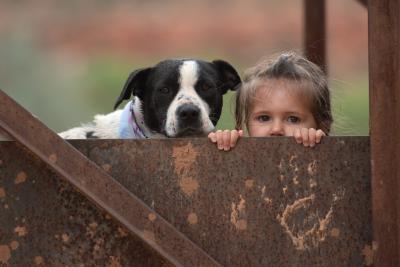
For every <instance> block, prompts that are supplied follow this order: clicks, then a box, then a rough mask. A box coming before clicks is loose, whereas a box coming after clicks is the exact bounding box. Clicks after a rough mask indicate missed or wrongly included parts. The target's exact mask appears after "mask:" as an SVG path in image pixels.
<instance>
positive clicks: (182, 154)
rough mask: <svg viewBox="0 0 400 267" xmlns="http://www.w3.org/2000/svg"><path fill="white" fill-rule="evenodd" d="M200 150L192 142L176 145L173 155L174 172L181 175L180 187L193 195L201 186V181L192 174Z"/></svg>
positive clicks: (188, 194) (187, 193) (189, 194)
mask: <svg viewBox="0 0 400 267" xmlns="http://www.w3.org/2000/svg"><path fill="white" fill-rule="evenodd" d="M197 155H198V152H197V151H196V150H195V149H194V148H193V145H192V144H191V143H189V144H187V145H185V146H180V147H174V148H173V152H172V157H173V159H174V172H175V173H176V174H177V175H178V177H179V187H180V188H181V190H182V191H183V192H184V193H185V194H186V195H187V196H189V197H190V196H191V195H192V194H193V192H194V191H196V190H197V189H198V188H199V182H198V181H197V180H196V179H194V178H193V177H192V176H193V175H192V174H191V172H193V171H192V169H191V166H192V165H193V164H194V163H195V162H196V158H197Z"/></svg>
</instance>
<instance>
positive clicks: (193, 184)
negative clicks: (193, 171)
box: [179, 177, 199, 196]
mask: <svg viewBox="0 0 400 267" xmlns="http://www.w3.org/2000/svg"><path fill="white" fill-rule="evenodd" d="M179 186H180V188H181V190H182V191H183V192H184V193H185V194H186V195H187V196H191V195H192V194H193V192H194V191H196V190H197V189H198V188H199V182H197V180H196V179H193V178H192V177H182V178H181V180H180V181H179Z"/></svg>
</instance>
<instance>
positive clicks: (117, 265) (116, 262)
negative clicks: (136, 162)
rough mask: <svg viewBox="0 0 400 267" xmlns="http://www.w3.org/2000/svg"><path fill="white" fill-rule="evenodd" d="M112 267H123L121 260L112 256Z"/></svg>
mask: <svg viewBox="0 0 400 267" xmlns="http://www.w3.org/2000/svg"><path fill="white" fill-rule="evenodd" d="M109 258H110V267H122V265H121V263H120V262H119V259H118V258H117V257H115V256H110V257H109Z"/></svg>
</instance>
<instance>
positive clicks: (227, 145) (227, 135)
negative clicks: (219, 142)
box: [222, 130, 231, 151]
mask: <svg viewBox="0 0 400 267" xmlns="http://www.w3.org/2000/svg"><path fill="white" fill-rule="evenodd" d="M222 136H223V137H222V138H223V146H224V150H225V151H227V150H229V149H231V131H229V130H225V131H224V132H223V134H222Z"/></svg>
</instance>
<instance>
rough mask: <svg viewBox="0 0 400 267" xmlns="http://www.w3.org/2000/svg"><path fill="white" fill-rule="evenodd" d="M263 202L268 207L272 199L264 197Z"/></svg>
mask: <svg viewBox="0 0 400 267" xmlns="http://www.w3.org/2000/svg"><path fill="white" fill-rule="evenodd" d="M264 201H265V203H267V204H268V205H271V204H272V199H271V198H269V197H265V198H264Z"/></svg>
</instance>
